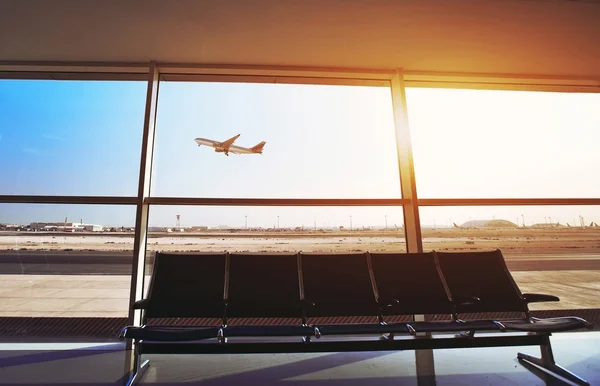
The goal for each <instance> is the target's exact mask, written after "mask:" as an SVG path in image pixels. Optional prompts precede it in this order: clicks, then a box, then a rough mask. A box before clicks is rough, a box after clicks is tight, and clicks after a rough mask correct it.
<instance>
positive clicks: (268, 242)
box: [146, 205, 406, 288]
mask: <svg viewBox="0 0 600 386" xmlns="http://www.w3.org/2000/svg"><path fill="white" fill-rule="evenodd" d="M149 224H150V226H149V228H148V230H149V234H148V243H147V248H148V260H147V265H146V278H149V275H150V274H151V272H152V263H153V256H154V252H156V251H162V252H223V251H228V252H324V253H348V252H366V251H370V252H384V251H395V252H406V243H405V240H404V229H403V214H402V208H399V207H357V206H353V207H310V206H309V207H256V206H253V207H238V206H236V207H217V206H174V205H173V206H171V205H160V206H159V205H153V206H151V207H150V218H149ZM148 282H149V281H148V280H146V288H147V285H148Z"/></svg>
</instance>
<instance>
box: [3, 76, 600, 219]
mask: <svg viewBox="0 0 600 386" xmlns="http://www.w3.org/2000/svg"><path fill="white" fill-rule="evenodd" d="M145 87H146V83H145V82H92V81H86V82H83V81H38V80H0V164H2V165H3V166H4V167H2V168H0V180H1V181H2V184H0V194H41V195H98V196H99V195H110V196H132V195H135V194H136V191H137V184H138V173H139V158H140V149H141V136H142V129H143V116H144V103H145V94H146V88H145ZM407 100H408V106H409V123H410V130H411V138H412V142H413V152H414V161H415V171H416V181H417V190H418V194H419V197H421V198H461V197H465V198H468V197H480V198H494V197H522V198H529V197H600V179H598V178H597V177H596V174H597V171H598V170H600V157H597V153H596V152H595V150H596V147H597V144H598V143H600V134H598V133H599V132H600V114H598V113H597V111H600V94H576V93H570V94H566V93H542V92H512V91H484V90H451V89H444V90H438V89H408V90H407ZM237 134H241V136H240V137H239V138H238V140H237V141H236V145H240V146H245V147H251V146H254V145H256V144H257V143H259V142H260V141H266V142H267V143H266V145H265V148H264V152H263V154H262V155H234V154H231V155H230V156H229V157H227V156H225V155H224V154H223V153H215V152H214V150H213V149H211V148H209V147H205V146H202V147H198V146H197V145H196V143H195V142H194V138H196V137H203V138H209V139H214V140H217V141H224V140H226V139H228V138H230V137H232V136H234V135H237ZM151 194H152V195H153V196H164V197H250V198H398V197H400V183H399V175H398V165H397V155H396V147H395V134H394V122H393V112H392V103H391V94H390V90H389V88H386V87H355V86H322V85H319V86H317V85H285V84H255V83H252V84H245V83H184V82H163V83H161V85H160V95H159V103H158V113H157V126H156V138H155V151H154V164H153V170H152V189H151ZM176 214H180V215H181V225H182V226H193V225H207V226H217V225H229V226H246V225H247V226H249V227H254V226H261V227H273V226H277V220H278V219H277V216H279V224H280V225H279V226H281V227H288V226H290V227H291V226H305V227H313V226H314V225H315V224H316V225H317V226H319V227H322V226H340V225H342V226H345V227H350V226H351V221H352V226H353V227H355V228H356V227H362V226H385V223H386V221H387V223H388V224H389V226H392V225H393V224H397V225H398V224H401V223H402V210H401V209H400V208H393V207H379V208H377V207H354V208H351V207H330V208H324V207H291V208H290V207H192V206H185V207H181V206H157V207H153V208H152V209H151V212H150V221H149V222H150V225H151V226H173V225H175V215H176ZM579 215H582V216H583V217H584V218H585V219H586V222H588V221H587V220H589V221H596V222H600V208H599V207H579V206H575V207H467V208H456V207H455V208H422V210H421V216H422V223H423V224H425V225H428V224H431V225H433V224H434V223H435V224H436V225H438V226H440V225H441V226H446V225H448V226H451V222H456V223H459V224H460V223H462V222H466V221H468V220H470V219H483V218H505V219H507V220H510V221H513V222H517V221H522V219H523V218H524V220H525V223H526V224H527V225H530V224H532V223H536V222H547V221H548V219H550V218H551V219H552V221H553V222H556V221H561V222H563V223H565V222H569V223H571V224H572V223H573V222H576V223H578V222H579V220H578V216H579ZM65 217H67V218H68V220H69V221H80V220H83V222H86V223H99V224H103V225H113V226H118V225H129V226H130V225H133V224H134V222H135V221H134V220H135V208H133V207H130V206H129V207H128V206H110V205H108V206H107V205H88V206H85V205H38V204H0V223H29V222H32V221H63V220H64V218H65Z"/></svg>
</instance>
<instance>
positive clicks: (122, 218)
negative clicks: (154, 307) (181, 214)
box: [0, 204, 135, 317]
mask: <svg viewBox="0 0 600 386" xmlns="http://www.w3.org/2000/svg"><path fill="white" fill-rule="evenodd" d="M134 224H135V207H133V206H116V205H64V204H61V205H40V204H0V317H7V316H11V317H12V316H23V317H25V316H31V317H126V316H127V313H128V304H129V290H130V283H131V267H132V261H133V260H132V256H133V253H132V250H133V237H134Z"/></svg>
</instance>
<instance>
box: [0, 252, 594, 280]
mask: <svg viewBox="0 0 600 386" xmlns="http://www.w3.org/2000/svg"><path fill="white" fill-rule="evenodd" d="M505 257H506V264H507V266H508V268H509V269H510V270H511V271H560V270H600V254H573V253H568V254H526V255H519V256H511V255H507V256H505ZM153 258H154V254H153V252H150V255H149V259H148V260H149V261H148V262H147V263H151V262H152V260H153ZM132 261H133V253H132V252H101V251H14V250H13V251H11V250H8V251H0V274H14V275H24V274H31V275H45V274H47V275H129V274H131V265H132Z"/></svg>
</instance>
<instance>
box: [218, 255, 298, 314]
mask: <svg viewBox="0 0 600 386" xmlns="http://www.w3.org/2000/svg"><path fill="white" fill-rule="evenodd" d="M227 316H228V317H282V318H286V317H289V318H301V317H302V308H301V306H300V288H299V285H298V262H297V255H296V254H295V253H293V254H292V253H278V254H233V253H232V254H231V255H230V256H229V289H228V293H227Z"/></svg>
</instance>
